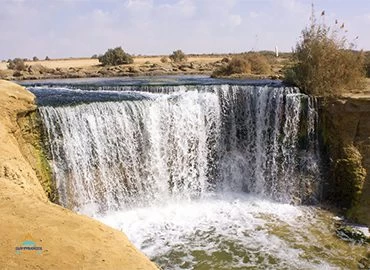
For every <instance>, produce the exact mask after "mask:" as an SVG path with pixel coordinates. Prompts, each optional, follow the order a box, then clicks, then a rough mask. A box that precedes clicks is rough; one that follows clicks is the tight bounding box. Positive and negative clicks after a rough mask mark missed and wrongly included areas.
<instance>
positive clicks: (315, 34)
mask: <svg viewBox="0 0 370 270" xmlns="http://www.w3.org/2000/svg"><path fill="white" fill-rule="evenodd" d="M343 28H344V26H339V25H337V23H336V26H334V27H332V28H330V27H329V26H327V25H325V24H324V23H318V22H317V21H316V19H315V16H314V14H313V15H312V18H311V25H310V26H309V27H308V28H306V29H304V30H303V31H302V39H301V41H300V42H298V44H297V46H296V48H295V50H294V52H293V58H292V62H293V64H292V65H291V66H290V67H288V68H287V69H286V72H285V81H286V82H288V83H291V84H294V85H297V86H298V87H299V88H301V89H302V90H303V91H304V92H306V93H308V94H313V95H318V96H337V95H342V94H343V93H345V92H348V91H350V90H353V89H356V90H358V89H363V88H364V87H365V54H364V53H363V52H362V51H360V52H359V51H354V50H353V47H354V45H353V44H351V43H349V42H348V41H347V39H346V37H345V32H344V30H343Z"/></svg>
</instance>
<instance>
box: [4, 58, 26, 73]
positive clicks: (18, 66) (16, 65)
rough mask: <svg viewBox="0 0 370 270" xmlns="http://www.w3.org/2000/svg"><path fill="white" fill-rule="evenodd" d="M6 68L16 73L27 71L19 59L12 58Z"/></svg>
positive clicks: (22, 61)
mask: <svg viewBox="0 0 370 270" xmlns="http://www.w3.org/2000/svg"><path fill="white" fill-rule="evenodd" d="M8 68H9V69H12V70H17V71H23V70H26V69H27V65H26V64H25V63H24V60H23V59H21V58H14V59H13V60H11V59H9V60H8Z"/></svg>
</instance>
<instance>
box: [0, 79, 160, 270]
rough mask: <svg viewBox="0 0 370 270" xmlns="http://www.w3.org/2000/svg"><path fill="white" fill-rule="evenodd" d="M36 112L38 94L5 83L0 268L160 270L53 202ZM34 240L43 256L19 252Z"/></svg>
mask: <svg viewBox="0 0 370 270" xmlns="http://www.w3.org/2000/svg"><path fill="white" fill-rule="evenodd" d="M35 109H36V106H35V104H34V96H33V94H31V93H30V92H28V91H27V90H26V89H25V88H23V87H20V86H18V85H16V84H14V83H10V82H6V81H1V80H0V112H1V117H0V224H1V229H0V268H1V269H157V267H156V266H155V265H154V264H153V263H152V262H150V260H149V259H148V258H146V257H145V256H144V255H143V254H142V253H140V252H139V251H138V250H137V249H136V248H135V247H134V246H133V245H132V244H131V243H130V242H129V240H128V239H127V237H126V236H125V235H124V234H123V233H121V232H119V231H116V230H114V229H112V228H110V227H108V226H105V225H103V224H102V223H100V222H98V221H95V220H92V219H90V218H88V217H85V216H82V215H78V214H76V213H74V212H72V211H70V210H67V209H64V208H62V207H60V206H58V205H56V204H53V203H51V202H50V201H49V200H48V197H47V195H46V192H45V191H48V187H49V188H50V183H49V182H48V181H49V180H50V179H48V177H49V176H48V174H49V173H50V172H48V169H47V166H46V165H45V164H43V157H42V156H41V157H40V154H41V152H40V151H41V150H40V149H41V148H40V146H39V145H38V144H39V142H38V141H37V140H38V135H37V133H33V131H32V127H33V126H34V112H35ZM40 180H41V182H42V183H43V186H44V189H43V187H42V185H41V184H40ZM50 194H52V192H51V190H50V189H49V197H50V196H51V195H50ZM25 240H28V242H24V241H25ZM29 241H32V243H34V244H36V246H38V247H41V248H42V252H37V251H35V250H22V251H21V252H16V248H17V247H19V246H21V247H24V245H25V243H26V244H27V243H31V242H29ZM22 243H23V244H22Z"/></svg>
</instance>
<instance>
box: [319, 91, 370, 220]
mask: <svg viewBox="0 0 370 270" xmlns="http://www.w3.org/2000/svg"><path fill="white" fill-rule="evenodd" d="M320 115H321V130H322V139H323V145H324V147H325V150H326V153H327V154H328V155H327V157H328V162H329V164H328V165H329V166H328V168H329V171H327V178H328V179H327V183H328V184H327V187H326V195H327V197H328V198H329V200H331V201H334V202H336V203H337V204H338V205H339V206H340V207H342V208H344V209H346V215H347V217H349V218H350V219H352V220H353V221H355V222H360V223H364V224H367V225H370V97H366V96H359V97H348V98H343V99H331V100H327V101H326V102H325V104H323V106H321V113H320Z"/></svg>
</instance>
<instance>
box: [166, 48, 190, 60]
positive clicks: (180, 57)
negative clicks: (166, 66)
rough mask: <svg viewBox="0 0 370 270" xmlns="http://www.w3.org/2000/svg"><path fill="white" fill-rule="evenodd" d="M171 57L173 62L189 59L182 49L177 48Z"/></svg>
mask: <svg viewBox="0 0 370 270" xmlns="http://www.w3.org/2000/svg"><path fill="white" fill-rule="evenodd" d="M169 58H170V59H171V61H172V62H175V63H179V62H185V61H187V57H186V54H185V53H184V52H183V51H182V50H176V51H174V52H173V53H172V54H171V55H170V56H169Z"/></svg>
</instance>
